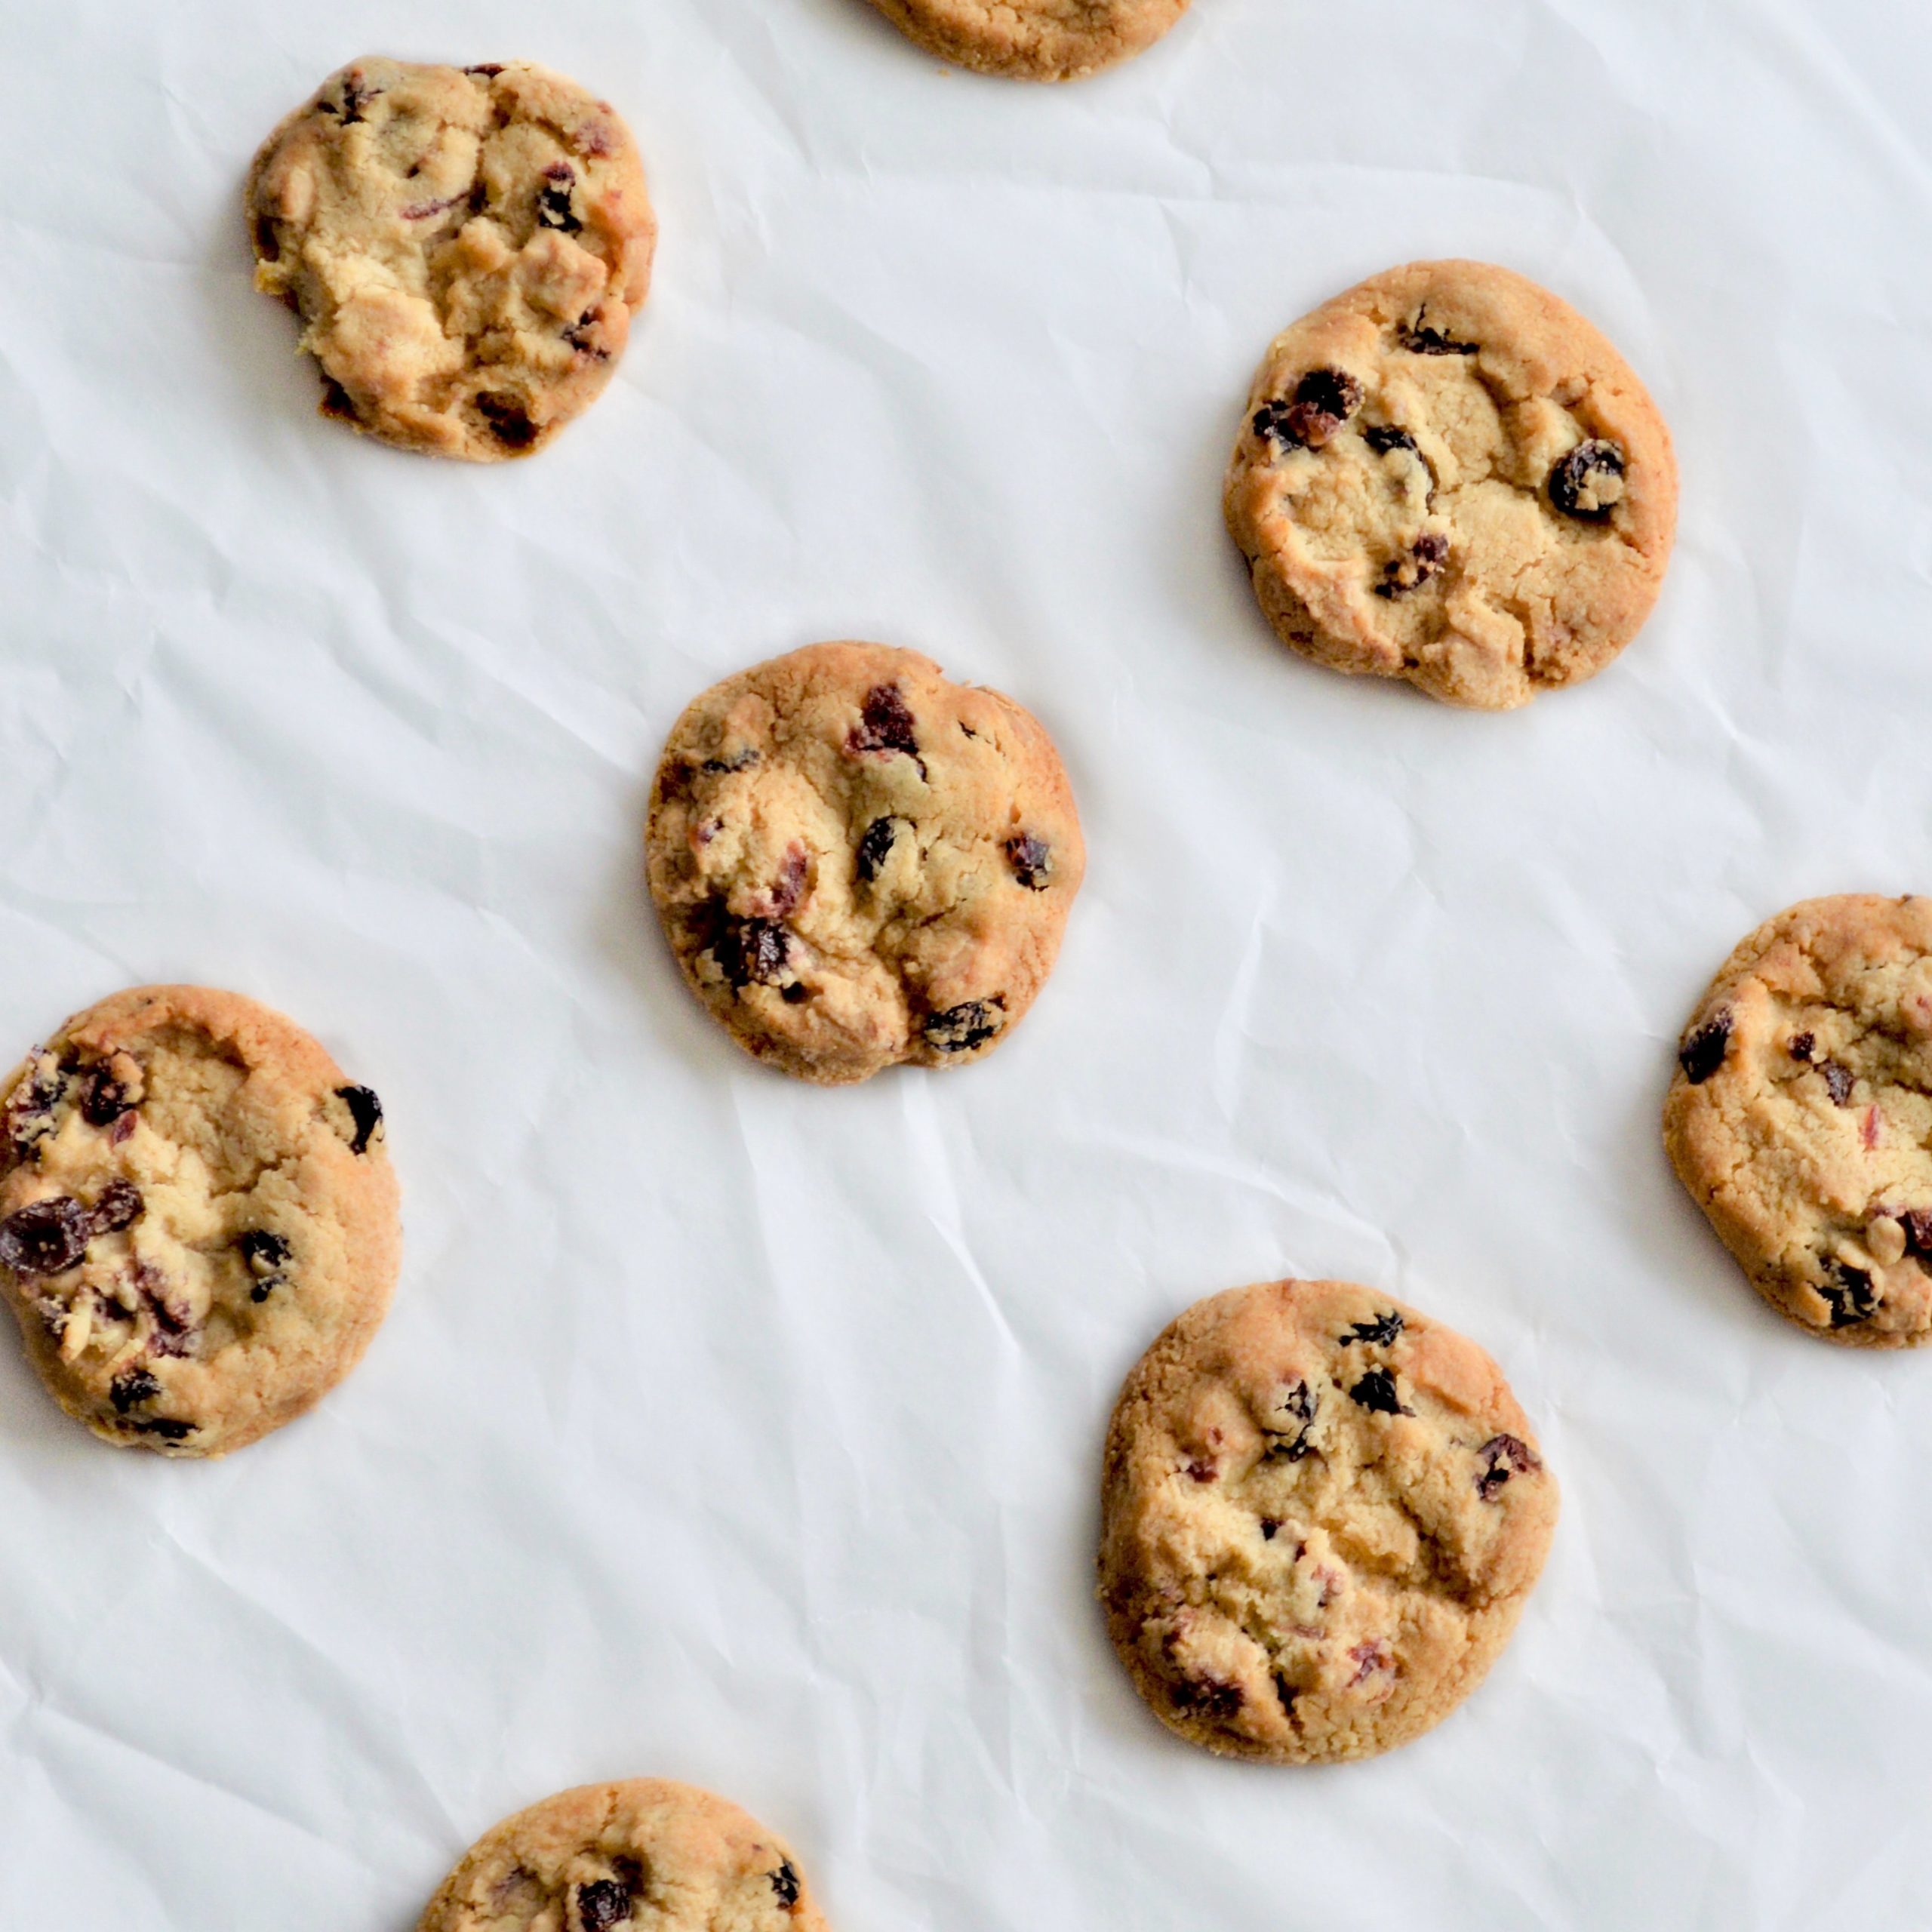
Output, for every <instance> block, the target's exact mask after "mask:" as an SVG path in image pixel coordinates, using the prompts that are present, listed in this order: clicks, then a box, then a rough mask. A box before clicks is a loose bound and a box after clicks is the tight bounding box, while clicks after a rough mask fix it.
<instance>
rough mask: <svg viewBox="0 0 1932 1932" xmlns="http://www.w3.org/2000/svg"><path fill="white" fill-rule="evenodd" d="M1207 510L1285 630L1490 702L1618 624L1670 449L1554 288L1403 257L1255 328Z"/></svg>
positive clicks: (1642, 605) (1592, 663)
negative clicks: (1280, 330) (1245, 394)
mask: <svg viewBox="0 0 1932 1932" xmlns="http://www.w3.org/2000/svg"><path fill="white" fill-rule="evenodd" d="M1226 512H1227V519H1228V528H1229V530H1230V531H1232V533H1233V535H1234V539H1235V542H1236V543H1238V544H1239V545H1240V546H1241V554H1242V555H1243V556H1244V557H1245V558H1247V562H1248V567H1249V571H1250V574H1251V577H1252V578H1253V580H1254V591H1255V595H1256V596H1257V598H1259V599H1260V603H1261V608H1262V609H1263V611H1265V612H1266V614H1267V617H1268V620H1269V623H1272V625H1273V626H1274V627H1275V631H1276V632H1277V634H1278V635H1279V636H1280V637H1281V640H1282V641H1283V642H1284V643H1285V644H1287V645H1290V646H1291V647H1292V648H1294V650H1296V651H1299V652H1300V653H1301V654H1302V655H1303V657H1310V658H1312V659H1313V660H1315V662H1316V663H1320V664H1326V665H1328V666H1331V667H1332V668H1333V669H1336V670H1338V671H1348V672H1364V673H1367V674H1368V675H1372V676H1376V677H1384V678H1404V679H1406V680H1407V681H1408V682H1409V683H1411V684H1412V685H1415V686H1416V687H1417V688H1418V689H1420V690H1422V691H1426V692H1428V693H1429V695H1430V696H1431V697H1436V698H1441V699H1442V700H1444V702H1446V703H1451V704H1458V705H1469V706H1476V707H1478V708H1480V709H1484V710H1506V709H1509V708H1511V707H1512V706H1516V705H1521V704H1527V703H1528V702H1529V700H1531V698H1532V697H1535V696H1536V695H1537V693H1538V692H1540V691H1547V690H1550V689H1552V688H1555V687H1556V686H1558V685H1573V684H1577V683H1580V682H1581V681H1582V680H1583V679H1584V678H1589V677H1593V676H1594V675H1595V674H1596V673H1597V672H1598V671H1601V669H1603V667H1604V666H1605V665H1606V664H1607V663H1609V662H1610V661H1611V659H1612V658H1614V657H1616V655H1617V653H1618V652H1619V651H1621V650H1622V649H1623V647H1624V646H1625V645H1626V644H1628V643H1629V641H1630V640H1631V638H1633V637H1634V636H1635V635H1636V633H1637V632H1638V629H1639V627H1640V626H1641V625H1642V623H1643V622H1644V619H1645V618H1646V617H1648V616H1649V615H1650V613H1651V607H1652V606H1653V605H1654V604H1655V603H1656V601H1657V593H1658V591H1659V589H1660V588H1661V586H1662V585H1663V576H1664V570H1665V567H1666V565H1667V564H1668V563H1669V559H1670V552H1671V545H1672V540H1673V537H1674V536H1675V529H1676V521H1677V464H1676V459H1675V457H1674V455H1673V454H1672V450H1671V443H1670V435H1669V432H1668V431H1667V430H1666V429H1665V427H1664V424H1663V418H1662V417H1660V416H1659V415H1658V414H1657V409H1656V407H1655V405H1654V404H1653V403H1652V402H1651V398H1650V397H1649V395H1647V393H1646V392H1645V390H1644V386H1643V384H1642V383H1640V382H1639V381H1638V380H1637V378H1636V377H1635V375H1634V374H1632V373H1631V371H1630V368H1629V365H1627V364H1626V362H1625V361H1624V360H1623V357H1622V356H1620V355H1618V353H1617V351H1616V350H1615V349H1614V348H1612V347H1611V344H1610V343H1608V342H1607V340H1605V339H1604V337H1603V336H1602V335H1601V334H1600V333H1599V332H1598V331H1597V330H1596V329H1595V328H1593V327H1592V325H1590V324H1589V322H1587V321H1585V320H1584V319H1583V317H1582V316H1581V315H1578V314H1577V312H1576V310H1575V309H1572V308H1571V307H1570V306H1569V305H1568V304H1567V303H1564V302H1561V301H1559V300H1558V299H1557V297H1555V296H1554V295H1552V294H1550V293H1549V291H1547V290H1546V289H1542V288H1538V287H1537V285H1535V283H1534V282H1531V281H1525V280H1524V278H1523V277H1522V276H1521V275H1514V274H1512V273H1511V272H1510V271H1509V269H1500V268H1494V267H1491V266H1489V265H1487V263H1481V262H1457V261H1447V262H1417V263H1411V265H1410V266H1408V267H1407V268H1401V269H1391V270H1390V271H1389V272H1388V273H1387V274H1386V275H1376V276H1374V277H1373V278H1371V280H1369V281H1364V282H1363V283H1361V284H1360V285H1358V287H1356V288H1352V289H1350V290H1349V291H1348V292H1347V293H1346V294H1343V295H1338V296H1337V297H1335V299H1334V300H1333V301H1332V302H1329V303H1325V304H1324V306H1322V307H1321V308H1319V309H1316V310H1315V312H1314V313H1313V314H1312V315H1306V316H1304V317H1303V318H1302V319H1301V320H1300V321H1298V322H1297V323H1296V324H1295V325H1294V327H1293V328H1291V329H1289V330H1288V331H1287V332H1286V333H1285V334H1283V335H1281V337H1278V339H1277V340H1276V341H1275V344H1274V346H1273V347H1272V348H1271V349H1269V352H1268V356H1267V359H1266V361H1264V362H1263V365H1262V366H1261V370H1260V374H1258V375H1257V377H1256V378H1255V381H1254V389H1253V391H1252V392H1251V395H1250V396H1249V398H1248V406H1247V424H1246V426H1245V427H1244V429H1243V431H1242V432H1241V440H1240V441H1239V443H1238V445H1236V446H1235V454H1234V460H1233V463H1232V466H1230V468H1229V472H1228V478H1227V485H1226Z"/></svg>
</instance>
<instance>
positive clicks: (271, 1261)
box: [235, 1228, 289, 1301]
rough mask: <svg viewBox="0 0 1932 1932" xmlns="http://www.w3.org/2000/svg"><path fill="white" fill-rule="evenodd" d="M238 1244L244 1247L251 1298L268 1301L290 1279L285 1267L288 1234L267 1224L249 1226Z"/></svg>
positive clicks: (242, 1248)
mask: <svg viewBox="0 0 1932 1932" xmlns="http://www.w3.org/2000/svg"><path fill="white" fill-rule="evenodd" d="M235 1246H236V1247H238V1248H239V1249H240V1250H241V1251H242V1261H243V1262H244V1263H245V1264H246V1266H247V1267H248V1272H249V1275H250V1276H251V1280H250V1282H249V1285H248V1294H249V1298H250V1299H251V1300H254V1301H266V1300H268V1298H269V1296H270V1295H271V1294H273V1293H274V1292H275V1290H276V1289H277V1288H278V1287H282V1286H284V1285H285V1283H286V1282H287V1280H288V1277H287V1275H285V1274H284V1273H283V1272H282V1270H283V1269H285V1267H286V1266H288V1257H289V1246H288V1238H287V1237H286V1236H285V1235H278V1234H275V1233H273V1232H271V1231H270V1230H269V1229H266V1228H250V1229H247V1230H246V1231H245V1232H243V1233H242V1235H241V1236H240V1237H239V1238H238V1239H237V1240H236V1241H235Z"/></svg>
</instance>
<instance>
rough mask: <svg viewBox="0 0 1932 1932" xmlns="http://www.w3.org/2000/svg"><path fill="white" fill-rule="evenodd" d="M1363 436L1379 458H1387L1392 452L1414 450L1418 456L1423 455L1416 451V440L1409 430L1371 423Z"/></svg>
mask: <svg viewBox="0 0 1932 1932" xmlns="http://www.w3.org/2000/svg"><path fill="white" fill-rule="evenodd" d="M1361 435H1362V441H1364V442H1365V443H1366V444H1367V445H1368V446H1369V448H1371V449H1372V450H1373V451H1374V452H1375V454H1377V456H1386V455H1387V454H1389V451H1391V450H1414V451H1415V453H1416V454H1417V455H1418V456H1420V454H1422V452H1421V451H1420V450H1417V449H1416V439H1415V438H1414V437H1413V436H1412V435H1410V434H1409V432H1408V431H1407V430H1406V429H1395V428H1394V427H1393V426H1391V425H1390V424H1389V423H1371V424H1370V425H1369V426H1368V427H1367V429H1364V430H1363V432H1361Z"/></svg>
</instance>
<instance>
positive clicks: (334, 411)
mask: <svg viewBox="0 0 1932 1932" xmlns="http://www.w3.org/2000/svg"><path fill="white" fill-rule="evenodd" d="M321 411H322V414H324V415H325V416H333V417H335V418H336V420H337V421H338V422H341V423H353V422H354V421H355V398H354V397H353V396H352V395H350V394H349V392H348V391H347V390H346V389H344V388H343V386H342V385H341V384H340V383H339V382H337V380H336V379H335V378H334V377H333V376H331V375H330V374H328V372H327V371H324V372H323V375H322V400H321Z"/></svg>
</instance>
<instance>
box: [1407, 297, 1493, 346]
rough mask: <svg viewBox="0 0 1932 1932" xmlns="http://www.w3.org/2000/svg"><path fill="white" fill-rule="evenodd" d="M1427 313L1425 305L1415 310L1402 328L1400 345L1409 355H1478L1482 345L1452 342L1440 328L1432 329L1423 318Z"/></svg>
mask: <svg viewBox="0 0 1932 1932" xmlns="http://www.w3.org/2000/svg"><path fill="white" fill-rule="evenodd" d="M1428 313H1429V310H1428V309H1427V308H1426V306H1425V307H1423V308H1421V309H1417V311H1416V318H1415V320H1414V321H1413V322H1411V323H1409V324H1407V325H1406V326H1405V327H1404V328H1403V330H1402V331H1401V344H1402V346H1403V347H1404V349H1407V351H1408V352H1409V353H1410V354H1411V355H1480V354H1481V352H1482V345H1481V343H1475V342H1453V341H1451V340H1450V338H1449V337H1447V336H1446V335H1444V334H1443V333H1442V331H1441V330H1440V329H1432V328H1429V326H1428V325H1427V324H1426V323H1425V322H1424V321H1423V316H1425V315H1427V314H1428Z"/></svg>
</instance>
